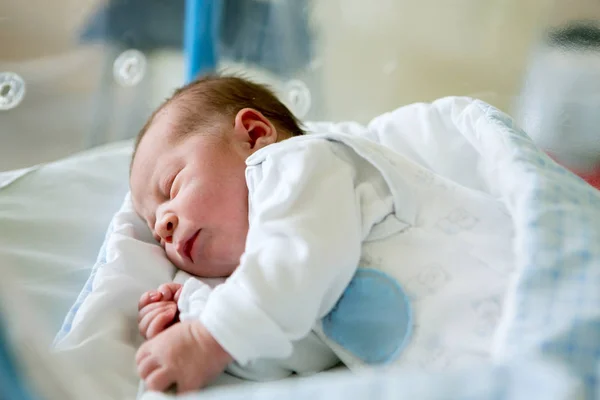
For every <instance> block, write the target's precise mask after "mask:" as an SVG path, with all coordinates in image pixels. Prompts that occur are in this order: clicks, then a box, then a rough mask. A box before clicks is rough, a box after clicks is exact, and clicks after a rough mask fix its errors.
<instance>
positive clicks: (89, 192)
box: [0, 142, 131, 332]
mask: <svg viewBox="0 0 600 400" xmlns="http://www.w3.org/2000/svg"><path fill="white" fill-rule="evenodd" d="M130 148H131V143H130V142H124V143H117V144H112V145H110V146H106V147H102V148H98V149H96V150H92V151H90V152H86V153H82V154H79V155H77V156H74V157H70V158H67V159H64V160H60V161H57V162H54V163H50V164H47V165H39V166H35V167H32V168H28V169H25V170H19V171H16V172H15V171H9V172H3V173H0V265H1V266H2V269H3V271H7V270H10V271H11V273H12V274H13V276H14V279H15V280H16V281H15V284H16V285H18V286H19V287H20V288H21V289H20V290H22V291H24V293H25V294H26V296H27V298H28V299H29V301H30V303H31V305H32V307H33V308H34V309H35V310H37V314H38V315H36V318H40V319H43V320H44V321H45V322H44V325H45V326H47V328H48V330H49V331H51V332H56V331H57V330H58V328H59V327H60V324H61V322H62V319H63V318H64V315H65V314H66V312H67V310H68V309H69V307H70V306H71V304H73V302H74V300H75V298H76V296H77V294H78V293H79V291H80V290H81V286H82V285H83V282H85V279H86V278H87V276H88V275H89V271H90V269H91V267H92V265H93V264H94V260H95V259H96V256H97V253H98V248H99V247H100V244H101V243H102V240H103V239H104V232H105V231H106V226H107V225H108V223H109V221H110V219H111V217H112V216H113V215H114V213H115V211H116V210H117V209H118V207H119V204H120V203H121V202H122V201H123V196H124V195H125V193H126V191H127V179H126V176H127V170H128V164H129V154H130Z"/></svg>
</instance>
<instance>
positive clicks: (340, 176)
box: [200, 133, 512, 367]
mask: <svg viewBox="0 0 600 400" xmlns="http://www.w3.org/2000/svg"><path fill="white" fill-rule="evenodd" d="M246 180H247V184H248V188H249V203H250V204H249V205H250V208H249V209H250V215H249V219H250V229H249V232H248V237H247V243H246V251H245V253H244V254H243V256H242V258H241V261H240V266H239V267H238V269H237V270H236V271H235V272H234V274H233V275H232V276H231V277H230V278H229V279H228V280H227V281H226V282H225V283H224V284H222V285H220V286H218V287H216V288H215V289H214V290H213V291H212V293H210V295H209V296H208V300H207V301H206V304H205V305H204V311H203V313H202V314H201V315H200V320H201V321H202V322H203V324H204V325H205V326H206V328H207V329H208V330H209V331H210V332H211V334H212V335H213V336H214V337H215V339H216V340H217V341H218V342H219V343H220V344H221V345H222V346H223V347H224V348H225V350H227V352H229V353H230V354H231V355H232V357H233V358H234V359H235V360H236V361H237V362H238V363H239V364H240V365H247V363H249V362H251V361H253V360H260V359H265V358H266V359H269V358H271V359H285V358H287V357H290V356H291V355H292V354H293V351H294V346H293V343H294V342H295V341H297V340H299V339H302V338H304V337H306V336H307V335H308V334H309V333H310V332H311V330H315V331H316V332H318V333H319V335H321V337H323V338H324V340H326V342H328V344H329V345H330V346H332V348H333V349H334V350H335V351H336V352H337V354H338V355H340V356H341V357H342V360H343V361H344V362H345V363H346V364H349V365H351V366H352V364H353V362H354V361H355V360H353V359H352V357H349V358H348V357H346V358H344V357H343V355H344V354H343V352H341V353H340V351H339V348H337V344H340V343H335V340H328V338H327V335H326V333H324V331H323V329H322V326H321V323H320V321H321V319H322V318H323V317H325V316H326V315H327V314H328V313H329V312H330V311H331V310H332V309H333V307H334V306H335V305H336V302H337V301H338V299H340V297H341V296H342V294H343V293H344V290H345V289H346V288H347V287H348V284H349V283H350V281H351V279H352V277H353V276H354V274H355V273H356V271H357V268H358V267H359V266H364V267H367V268H376V269H378V270H381V271H384V272H385V273H387V274H389V275H391V276H393V277H394V278H396V280H397V281H398V282H399V284H400V285H401V286H403V287H404V289H405V291H406V292H407V294H408V295H409V296H410V298H411V299H412V301H413V308H414V310H413V314H414V327H413V328H414V332H413V337H412V339H411V340H410V341H409V343H408V346H407V347H406V350H405V351H404V353H405V354H406V355H407V356H405V357H400V360H401V361H402V362H406V363H417V364H419V365H421V363H422V361H423V360H429V361H426V362H425V364H426V366H434V367H435V366H436V362H437V357H438V355H440V354H441V355H443V357H444V360H450V359H462V360H469V359H472V358H473V356H475V358H477V357H484V358H485V357H486V356H487V355H488V350H489V347H490V346H489V345H490V342H491V334H489V332H488V333H487V336H486V337H485V338H483V339H481V338H480V339H481V340H475V341H474V340H473V338H472V337H471V336H469V335H465V332H463V331H462V330H461V329H468V330H469V331H470V330H477V329H478V327H477V326H475V327H472V326H471V325H472V324H471V321H469V324H467V325H468V326H467V327H466V328H464V327H461V326H455V325H460V324H463V323H464V321H462V320H460V318H458V317H457V318H454V317H455V316H461V315H464V313H465V312H470V311H471V309H473V310H474V311H473V312H475V313H477V309H478V308H477V307H479V306H481V307H480V308H481V309H482V310H483V311H481V312H482V313H483V314H486V315H484V319H485V318H487V314H489V313H490V312H488V311H486V310H489V309H490V307H491V306H490V307H488V305H489V304H492V305H493V306H494V309H493V310H492V311H491V313H492V314H494V315H492V317H490V318H491V319H492V320H491V321H490V322H489V323H488V324H487V325H486V326H485V327H484V328H485V329H488V328H489V326H488V325H490V324H491V325H492V330H493V325H494V323H495V320H493V318H494V317H495V316H496V314H497V313H498V312H499V311H498V310H497V308H495V307H496V306H498V307H499V306H501V304H498V301H499V300H498V296H500V295H501V294H502V293H503V292H504V290H505V287H506V283H507V279H508V274H509V272H510V271H508V269H507V267H506V266H507V265H511V260H512V255H511V240H512V237H511V219H510V217H509V216H508V215H507V214H506V212H505V211H504V209H503V206H502V204H501V202H500V201H499V200H497V199H495V198H492V197H491V196H489V195H487V194H486V193H483V192H478V191H475V190H472V189H469V188H466V187H463V186H460V185H458V184H455V183H453V182H451V181H448V180H446V179H444V178H442V177H439V176H437V175H436V174H434V173H432V172H431V171H430V170H428V169H427V168H424V167H422V166H420V165H418V164H416V163H413V162H411V161H410V160H408V159H407V158H406V157H403V156H402V155H400V154H399V153H398V152H394V151H393V150H391V149H389V148H386V147H385V146H382V145H380V144H378V143H375V142H374V141H372V140H367V139H365V138H361V137H358V136H352V135H344V134H339V133H330V134H317V135H308V136H304V137H297V138H292V139H289V140H286V141H283V142H281V143H277V144H274V145H271V146H268V147H266V148H264V149H261V150H260V151H258V152H256V153H255V154H254V155H253V156H251V157H250V158H249V159H248V160H247V170H246ZM413 259H414V260H413ZM475 275H476V278H477V281H478V282H481V281H482V280H483V281H485V279H489V280H490V282H492V286H491V287H492V291H491V292H490V293H488V290H487V289H488V286H486V285H481V287H479V286H480V285H479V284H477V285H470V283H469V278H470V277H471V276H474V277H475ZM482 277H483V278H482ZM450 283H452V284H450ZM463 292H464V293H463ZM457 296H458V297H457ZM457 298H458V299H459V300H458V301H457ZM431 299H433V301H430V300H431ZM478 305H479V306H478ZM486 307H487V308H486ZM439 309H441V310H443V313H444V318H441V319H440V322H435V319H432V318H431V317H432V315H434V314H435V312H436V310H439ZM490 318H488V319H490ZM432 321H433V323H432ZM486 321H487V320H486ZM484 322H485V321H484ZM445 330H454V332H456V335H454V336H452V337H451V338H450V339H449V340H445V339H444V340H439V338H438V336H436V334H438V333H439V332H440V331H445ZM488 330H489V329H488ZM448 349H450V350H452V351H450V352H448V351H447V350H448ZM465 355H466V356H465ZM449 362H450V361H449ZM446 364H447V363H446Z"/></svg>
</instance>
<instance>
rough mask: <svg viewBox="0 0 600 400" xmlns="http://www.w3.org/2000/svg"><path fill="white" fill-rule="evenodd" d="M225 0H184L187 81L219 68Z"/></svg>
mask: <svg viewBox="0 0 600 400" xmlns="http://www.w3.org/2000/svg"><path fill="white" fill-rule="evenodd" d="M222 8H223V4H222V0H185V25H184V26H185V35H184V52H185V56H186V71H185V77H186V82H190V81H192V80H194V78H195V77H196V76H198V75H199V74H202V73H204V72H210V71H213V70H215V69H216V68H217V63H218V59H219V54H218V51H217V46H216V45H215V43H216V42H217V41H218V34H219V31H218V29H219V24H220V22H221V10H222Z"/></svg>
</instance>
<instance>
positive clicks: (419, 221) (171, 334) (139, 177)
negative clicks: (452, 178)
mask: <svg viewBox="0 0 600 400" xmlns="http://www.w3.org/2000/svg"><path fill="white" fill-rule="evenodd" d="M365 149H367V150H368V151H367V150H365ZM390 160H392V161H390ZM417 180H420V181H425V180H426V181H427V185H429V186H427V188H426V189H423V188H421V186H423V185H421V186H419V185H417V184H416V183H415V184H413V183H411V182H413V181H414V182H417ZM440 185H441V186H444V187H445V188H449V189H448V191H447V197H443V198H442V197H441V196H439V194H437V195H436V194H435V193H437V192H435V190H438V188H439V187H441V186H440ZM130 186H131V192H132V200H133V204H134V207H135V209H136V211H137V212H138V214H139V215H140V216H141V217H142V218H143V219H144V220H145V221H147V223H148V226H149V228H150V229H151V230H152V232H153V233H154V236H155V238H156V240H157V241H158V242H160V244H161V245H162V246H163V247H164V249H165V252H166V254H167V257H168V258H169V259H170V260H171V261H172V262H173V263H174V264H175V265H176V266H177V267H178V268H180V269H181V270H183V271H186V272H188V273H190V274H192V275H194V276H197V277H203V278H227V279H226V280H225V281H224V282H223V283H222V284H219V285H218V286H216V287H215V288H214V289H209V290H207V288H206V287H204V286H202V285H200V286H198V285H197V283H195V282H197V281H195V280H193V279H192V280H189V281H187V282H185V284H184V286H183V287H182V286H181V285H179V284H175V283H167V284H165V285H163V286H162V287H160V288H159V289H158V290H156V291H152V292H148V293H146V294H144V295H143V296H142V298H141V300H140V304H139V308H140V314H139V316H140V318H139V323H140V331H141V333H142V334H143V335H144V336H145V337H146V338H147V339H149V340H148V341H146V342H145V343H144V344H143V345H142V346H141V347H140V349H139V351H138V354H137V360H136V361H137V365H138V372H139V374H140V376H141V377H142V379H143V380H144V381H145V383H146V386H147V387H148V388H149V389H152V390H165V389H167V388H169V387H172V386H173V385H175V386H176V387H177V391H178V392H185V391H189V390H194V389H198V388H200V387H202V386H205V385H206V384H208V383H210V382H211V381H212V380H214V379H215V378H216V377H217V376H218V375H219V374H221V373H222V372H223V371H224V370H225V369H226V368H227V367H228V366H230V368H231V366H235V365H237V366H240V367H248V366H249V365H252V363H256V362H261V360H263V361H265V360H285V359H288V360H289V359H293V358H294V354H296V353H297V351H296V352H295V350H296V349H298V348H305V349H306V348H311V349H317V350H318V351H315V353H319V352H320V351H321V350H319V349H324V350H323V351H324V352H325V353H323V354H325V355H324V356H323V358H322V359H321V360H319V361H318V362H315V363H314V364H313V365H312V366H311V367H310V368H308V370H314V369H319V368H326V367H328V366H331V365H332V364H334V363H335V361H336V358H335V357H333V356H332V355H331V353H330V352H329V353H328V352H327V349H328V347H326V346H324V345H323V343H321V342H320V341H319V340H318V339H317V338H316V337H315V336H313V333H311V332H312V331H313V329H314V327H315V325H316V324H317V323H318V321H320V320H321V319H322V318H323V317H324V316H326V315H327V314H328V313H330V311H331V310H332V309H333V308H334V306H335V305H336V303H337V302H338V300H339V299H340V297H341V296H342V294H343V293H344V291H345V290H346V289H347V287H348V285H349V283H350V281H351V280H352V278H353V276H354V275H355V273H356V271H357V268H358V267H359V265H360V264H361V256H364V253H365V252H366V250H365V249H366V248H367V247H368V246H369V245H370V246H375V247H372V248H371V250H372V251H373V252H375V253H376V252H377V251H379V250H378V249H377V247H376V246H377V244H376V241H377V240H379V239H382V238H385V237H387V236H394V235H396V236H398V235H401V239H400V241H399V242H397V243H398V244H397V245H395V247H394V248H395V249H396V251H397V252H406V253H407V254H408V252H409V251H417V252H418V253H415V254H416V255H415V256H414V259H415V260H416V259H418V258H419V257H421V256H423V257H425V258H426V257H427V256H428V255H429V254H431V253H432V249H434V248H435V249H436V250H434V251H433V252H434V253H438V255H440V256H441V257H442V258H444V257H446V258H453V257H455V258H456V259H458V260H459V259H460V258H461V257H463V255H464V254H465V253H470V247H469V246H470V244H471V243H477V246H475V249H474V253H476V254H474V257H475V258H476V259H477V260H484V261H486V260H488V259H489V260H505V258H502V257H503V255H504V254H510V253H511V247H510V246H511V238H510V234H508V233H507V232H508V231H509V230H510V225H511V223H510V217H508V216H507V215H506V214H505V213H504V212H503V210H501V207H500V206H498V202H497V201H496V200H495V199H491V198H490V197H489V196H484V195H481V194H478V193H474V191H473V190H469V189H467V188H464V187H461V186H460V185H455V184H453V183H451V182H446V181H445V180H443V179H438V178H437V177H434V176H433V174H431V173H429V172H428V171H427V170H426V169H424V168H421V167H419V166H416V165H415V164H414V163H410V162H409V161H404V159H403V158H402V157H399V156H398V155H397V154H396V153H393V152H392V153H391V152H390V150H389V149H387V148H386V147H385V146H383V145H381V144H379V143H374V142H372V141H369V140H367V139H364V138H362V139H359V138H357V139H352V138H350V137H347V138H345V137H344V136H343V135H342V136H339V135H338V136H336V135H333V134H332V135H329V136H328V135H304V132H303V130H302V129H301V128H300V124H299V122H298V121H297V120H296V118H295V117H294V116H293V115H292V113H291V112H290V111H289V110H288V109H287V108H286V107H285V106H284V105H283V104H282V103H281V102H280V101H279V100H278V99H277V98H276V96H275V95H274V94H273V93H271V92H270V91H269V90H268V89H267V88H265V87H263V86H261V85H257V84H255V83H252V82H249V81H247V80H244V79H240V78H236V77H218V76H217V77H204V78H201V79H199V80H197V81H195V82H192V83H190V84H189V85H187V86H185V87H183V88H182V89H180V90H178V91H177V92H176V93H175V94H174V95H173V96H172V97H171V98H170V99H169V100H167V101H166V102H165V103H164V104H163V105H162V106H161V107H160V108H159V109H158V110H157V111H156V112H155V113H154V114H153V115H152V117H151V118H150V119H149V121H148V123H147V124H146V126H145V127H144V128H143V129H142V131H141V133H140V135H139V136H138V139H137V141H136V144H135V152H134V155H133V159H132V164H131V177H130ZM413 193H416V194H418V195H419V196H421V200H420V201H419V202H417V201H416V200H414V198H412V197H411V195H412V194H413ZM432 193H433V194H432ZM444 196H446V195H444ZM456 204H458V205H459V206H460V207H459V208H456V207H457V206H456ZM449 207H454V208H452V210H454V209H457V210H458V211H457V212H453V213H450V214H443V213H448V212H449V211H448V210H449V209H450V208H449ZM470 212H471V213H479V214H477V215H486V216H487V215H492V216H493V217H490V220H489V221H491V222H489V223H488V222H486V221H484V218H485V217H478V218H475V217H472V216H471V214H469V213H470ZM440 213H442V214H440ZM438 214H439V215H438ZM446 215H449V216H448V217H447V218H446ZM465 216H466V217H465ZM442 217H444V218H446V220H447V221H446V220H444V221H446V222H443V221H442V222H443V223H442V224H441V225H440V223H438V222H437V221H438V220H439V219H440V218H442ZM465 218H467V220H466V222H465ZM469 218H470V219H469ZM498 221H499V222H498ZM476 225H477V227H475V226H476ZM411 226H412V228H411ZM430 227H431V228H430ZM474 227H475V228H474ZM477 229H479V231H478V230H477ZM461 230H462V231H466V230H469V232H467V235H471V236H469V240H470V242H467V241H465V240H466V239H465V238H464V236H461V234H460V233H459V232H460V231H461ZM444 232H445V233H444ZM486 235H488V236H489V235H492V236H493V240H489V241H487V242H485V240H484V238H485V236H486ZM494 235H495V236H494ZM398 237H400V236H398ZM486 243H492V244H493V246H496V247H493V246H492V247H493V248H492V247H490V248H486ZM365 246H367V247H365ZM465 246H466V247H465ZM471 247H472V246H471ZM419 249H421V250H420V251H419ZM464 249H469V250H468V251H465V250H464ZM496 250H497V251H496ZM369 251H370V250H369ZM410 257H411V260H412V259H413V256H412V255H411V256H410ZM425 258H424V259H423V260H422V261H423V262H424V263H425V261H426V260H425ZM498 263H499V264H501V263H502V262H498ZM459 264H460V263H459ZM465 265H466V264H465ZM389 267H390V268H391V270H390V271H392V270H393V271H396V272H397V273H399V274H400V275H401V274H402V271H403V266H402V265H395V264H392V265H389ZM436 268H438V267H437V266H435V265H433V266H428V267H427V269H426V271H425V273H426V274H429V275H427V276H424V278H421V277H419V279H417V280H414V279H413V280H411V279H412V278H411V279H408V278H407V281H408V283H409V284H411V282H413V281H414V284H416V285H420V286H419V287H422V288H423V290H421V292H422V293H428V291H429V292H432V291H433V290H434V289H435V287H434V286H431V282H430V281H431V279H434V280H435V282H433V284H434V285H437V284H438V283H439V282H440V281H443V280H448V279H450V278H449V275H448V274H447V273H444V272H443V270H440V269H439V268H438V269H436ZM461 268H462V266H461ZM468 268H471V267H470V266H465V267H464V269H465V271H467V272H465V274H466V275H465V276H470V275H469V274H478V273H480V271H482V270H483V269H482V268H479V265H477V268H473V269H472V270H470V269H468ZM484 269H485V268H484ZM393 271H392V272H393ZM431 271H433V272H431ZM438 271H441V272H438ZM486 273H487V272H486ZM486 276H487V275H486ZM489 279H492V280H495V279H496V277H495V275H494V276H493V277H491V278H489ZM502 279H503V278H502ZM502 279H501V278H498V282H499V287H500V289H499V291H501V290H502V287H503V285H504V282H505V281H504V280H502ZM428 280H429V281H428ZM455 280H456V279H455ZM462 282H463V286H462V287H461V288H460V289H459V290H460V291H461V293H462V292H465V293H467V292H468V291H469V290H476V288H475V289H473V288H469V287H468V282H466V283H465V282H464V281H462ZM418 289H419V288H418ZM419 290H420V289H419ZM182 291H184V292H185V291H188V292H192V293H190V294H189V296H188V298H191V297H194V295H193V293H194V292H197V294H196V298H200V299H201V303H202V307H201V311H199V312H196V313H189V312H187V311H186V310H185V307H186V306H182V304H180V306H182V307H180V308H182V311H183V312H182V313H181V316H182V318H181V321H179V315H178V312H179V311H180V310H179V309H178V307H177V302H178V300H180V298H179V297H180V295H181V293H182ZM417 291H418V290H417ZM454 294H455V293H454ZM440 301H441V303H440V304H439V307H448V305H447V304H444V302H443V301H442V300H440ZM436 307H437V305H436ZM439 307H438V308H439ZM485 307H487V308H486V309H489V307H488V306H485ZM488 314H489V313H488ZM449 315H451V313H449ZM456 323H457V326H460V325H461V324H460V321H456ZM419 329H420V330H422V331H424V330H425V327H417V330H419ZM417 333H418V331H417ZM417 337H418V335H417ZM426 345H427V346H430V345H431V344H430V343H426ZM303 346H304V347H303ZM265 362H268V361H265ZM301 364H302V363H300V364H297V365H300V366H299V367H298V366H297V365H294V366H291V367H290V368H289V370H291V371H295V370H296V368H298V369H299V370H301V369H302V366H301ZM241 375H242V376H243V373H241Z"/></svg>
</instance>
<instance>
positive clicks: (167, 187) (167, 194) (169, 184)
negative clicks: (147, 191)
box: [164, 174, 177, 198]
mask: <svg viewBox="0 0 600 400" xmlns="http://www.w3.org/2000/svg"><path fill="white" fill-rule="evenodd" d="M176 176H177V174H173V175H172V176H171V177H169V180H168V181H167V183H166V185H165V189H164V196H165V197H166V198H170V197H171V189H172V188H173V182H175V177H176Z"/></svg>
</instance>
